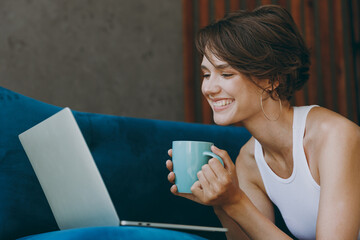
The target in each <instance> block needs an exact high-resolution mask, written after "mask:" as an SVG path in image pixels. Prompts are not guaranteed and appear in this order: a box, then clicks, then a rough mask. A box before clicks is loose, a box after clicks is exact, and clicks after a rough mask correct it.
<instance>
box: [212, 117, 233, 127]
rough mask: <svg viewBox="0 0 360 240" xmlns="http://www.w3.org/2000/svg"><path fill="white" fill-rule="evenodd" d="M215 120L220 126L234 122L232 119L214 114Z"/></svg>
mask: <svg viewBox="0 0 360 240" xmlns="http://www.w3.org/2000/svg"><path fill="white" fill-rule="evenodd" d="M214 122H215V123H216V125H220V126H227V125H230V124H232V123H233V122H232V121H229V119H222V118H217V117H216V116H214Z"/></svg>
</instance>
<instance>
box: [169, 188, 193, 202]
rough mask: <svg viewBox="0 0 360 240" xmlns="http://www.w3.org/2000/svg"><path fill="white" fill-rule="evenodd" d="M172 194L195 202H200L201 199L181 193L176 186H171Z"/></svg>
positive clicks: (190, 194)
mask: <svg viewBox="0 0 360 240" xmlns="http://www.w3.org/2000/svg"><path fill="white" fill-rule="evenodd" d="M170 192H171V193H172V194H174V195H176V196H179V197H183V198H187V199H189V200H191V201H194V202H200V201H199V199H198V198H197V197H196V196H194V195H193V194H192V193H179V192H178V190H177V186H176V185H172V186H171V188H170Z"/></svg>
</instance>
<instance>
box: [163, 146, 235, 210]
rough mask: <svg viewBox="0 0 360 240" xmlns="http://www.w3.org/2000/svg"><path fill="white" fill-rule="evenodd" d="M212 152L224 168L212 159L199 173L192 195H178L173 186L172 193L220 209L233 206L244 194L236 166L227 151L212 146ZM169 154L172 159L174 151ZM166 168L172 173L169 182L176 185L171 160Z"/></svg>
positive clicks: (192, 188) (216, 160)
mask: <svg viewBox="0 0 360 240" xmlns="http://www.w3.org/2000/svg"><path fill="white" fill-rule="evenodd" d="M211 150H212V151H213V152H214V153H215V154H217V155H218V156H220V157H221V159H223V162H224V166H223V165H222V164H221V163H220V161H219V160H218V159H216V158H212V159H210V160H209V162H208V164H205V165H204V166H203V167H202V169H201V170H200V171H199V172H198V174H197V176H198V178H199V180H198V181H196V182H195V183H194V184H193V186H192V187H191V192H192V194H191V193H190V194H189V193H178V192H177V187H176V185H173V186H172V187H171V189H170V191H171V192H172V193H173V194H175V195H178V196H181V197H185V198H187V199H190V200H193V201H195V202H198V203H201V204H204V205H210V206H220V207H221V206H223V205H231V204H233V203H235V202H236V201H238V198H239V197H241V194H242V191H241V190H240V188H239V184H238V179H237V175H236V169H235V165H234V163H233V162H232V161H231V159H230V157H229V155H228V153H227V152H226V151H224V150H220V149H218V148H217V147H215V146H212V147H211ZM168 153H169V156H170V157H171V156H172V150H171V149H170V150H169V152H168ZM166 167H167V168H168V169H169V171H170V173H169V175H168V180H169V181H170V182H171V183H174V181H175V174H174V172H172V170H173V165H172V161H171V160H168V161H167V162H166Z"/></svg>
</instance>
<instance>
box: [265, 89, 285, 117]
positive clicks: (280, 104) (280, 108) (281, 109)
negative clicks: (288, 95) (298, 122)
mask: <svg viewBox="0 0 360 240" xmlns="http://www.w3.org/2000/svg"><path fill="white" fill-rule="evenodd" d="M263 93H264V92H262V93H261V95H260V106H261V111H262V112H263V114H264V116H265V118H266V119H267V120H269V121H277V120H278V119H279V118H280V115H281V113H282V103H281V99H280V98H279V95H277V97H278V101H279V104H280V112H279V115H278V116H277V118H276V119H271V118H270V117H269V116H268V115H267V114H266V113H265V111H264V106H263Z"/></svg>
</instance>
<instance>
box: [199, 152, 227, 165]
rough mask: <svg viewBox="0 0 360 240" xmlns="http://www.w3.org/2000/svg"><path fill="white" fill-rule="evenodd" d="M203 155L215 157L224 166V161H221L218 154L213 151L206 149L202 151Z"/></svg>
mask: <svg viewBox="0 0 360 240" xmlns="http://www.w3.org/2000/svg"><path fill="white" fill-rule="evenodd" d="M203 155H204V156H209V157H213V158H217V159H218V160H219V161H220V163H221V164H222V165H223V166H224V162H223V160H222V159H221V157H219V156H218V155H216V154H215V153H213V152H208V151H206V152H203Z"/></svg>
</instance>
